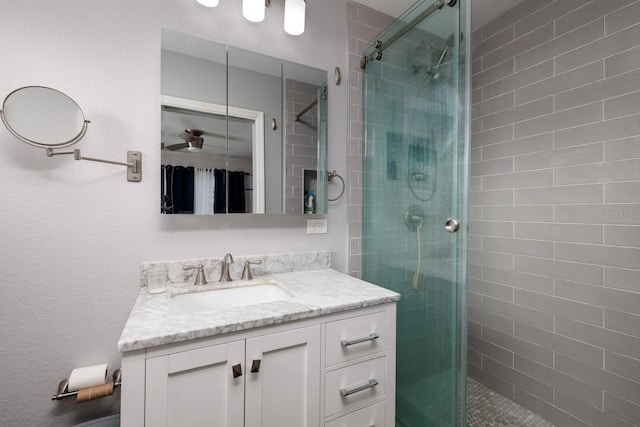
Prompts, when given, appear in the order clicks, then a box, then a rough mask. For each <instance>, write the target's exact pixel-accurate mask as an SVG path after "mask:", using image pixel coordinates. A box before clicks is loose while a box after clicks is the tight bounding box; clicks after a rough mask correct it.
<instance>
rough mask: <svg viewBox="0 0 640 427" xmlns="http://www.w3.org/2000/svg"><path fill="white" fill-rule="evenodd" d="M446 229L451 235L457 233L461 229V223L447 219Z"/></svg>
mask: <svg viewBox="0 0 640 427" xmlns="http://www.w3.org/2000/svg"><path fill="white" fill-rule="evenodd" d="M444 229H445V230H447V232H449V233H455V232H457V231H458V230H459V229H460V223H459V222H458V220H457V219H454V218H447V221H446V222H445V223H444Z"/></svg>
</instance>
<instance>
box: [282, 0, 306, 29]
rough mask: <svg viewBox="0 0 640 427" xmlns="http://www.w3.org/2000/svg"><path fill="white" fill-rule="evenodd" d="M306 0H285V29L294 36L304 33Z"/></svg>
mask: <svg viewBox="0 0 640 427" xmlns="http://www.w3.org/2000/svg"><path fill="white" fill-rule="evenodd" d="M306 6H307V4H306V2H305V0H285V2H284V30H285V31H286V32H287V34H291V35H292V36H299V35H300V34H302V33H304V19H305V9H306Z"/></svg>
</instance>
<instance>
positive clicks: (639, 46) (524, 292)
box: [468, 0, 640, 427]
mask: <svg viewBox="0 0 640 427" xmlns="http://www.w3.org/2000/svg"><path fill="white" fill-rule="evenodd" d="M473 45H474V51H473V55H474V57H473V71H472V72H473V77H472V89H473V97H472V103H473V106H472V137H471V148H472V155H471V166H470V167H471V176H472V178H471V185H470V189H471V194H470V205H471V209H470V212H471V221H470V224H469V230H470V239H469V240H470V251H469V263H470V265H469V277H470V279H469V292H470V293H469V357H468V364H469V375H470V376H472V377H474V378H475V379H477V380H478V381H481V382H483V383H484V384H485V385H487V386H489V387H491V388H493V389H494V390H496V391H498V392H500V393H502V394H504V395H506V396H507V397H509V398H512V399H515V400H516V401H517V402H518V403H520V404H522V405H523V406H525V407H527V408H528V409H530V410H532V411H534V412H536V413H537V414H539V415H541V416H543V417H544V418H546V419H548V420H549V421H550V422H552V423H554V424H556V425H558V426H594V427H595V426H621V427H629V426H639V425H640V1H637V0H612V1H597V0H544V1H538V0H525V1H524V2H522V3H520V4H519V5H518V6H516V7H515V8H514V9H512V10H510V11H509V12H507V13H505V14H504V15H502V16H500V17H498V18H497V19H496V20H494V21H493V22H491V23H490V24H488V25H486V26H485V27H483V28H481V29H479V30H477V31H476V32H475V33H474V39H473ZM510 167H511V168H510Z"/></svg>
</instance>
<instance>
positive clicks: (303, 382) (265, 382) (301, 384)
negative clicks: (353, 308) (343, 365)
mask: <svg viewBox="0 0 640 427" xmlns="http://www.w3.org/2000/svg"><path fill="white" fill-rule="evenodd" d="M246 358H247V359H246V366H247V378H246V400H245V426H246V427H283V426H296V427H317V426H319V425H320V370H321V367H320V326H319V325H318V326H312V327H309V328H301V329H294V330H291V331H286V332H282V333H276V334H270V335H264V336H262V337H258V338H252V339H249V340H247V353H246ZM254 361H259V363H260V368H259V371H258V372H251V370H252V369H251V368H252V366H253V367H254V368H255V367H256V365H257V362H254ZM255 370H256V369H254V371H255Z"/></svg>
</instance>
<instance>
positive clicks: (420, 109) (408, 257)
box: [362, 0, 470, 427]
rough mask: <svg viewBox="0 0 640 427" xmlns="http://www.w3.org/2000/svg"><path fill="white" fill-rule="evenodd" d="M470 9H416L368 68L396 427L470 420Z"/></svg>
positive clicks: (369, 140)
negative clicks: (391, 313) (393, 343)
mask: <svg viewBox="0 0 640 427" xmlns="http://www.w3.org/2000/svg"><path fill="white" fill-rule="evenodd" d="M466 3H467V2H465V1H462V2H456V1H455V0H453V1H445V0H439V1H436V2H435V3H434V2H433V0H427V1H421V2H418V3H416V4H415V5H414V6H413V7H412V8H411V9H410V10H408V11H407V12H406V13H405V14H404V15H403V16H401V17H400V18H399V19H398V20H397V21H396V22H394V24H393V25H391V26H390V27H389V28H387V30H385V31H384V32H383V33H382V34H381V35H379V36H378V37H377V38H376V40H373V41H372V42H371V43H370V45H369V46H368V47H367V49H366V51H365V52H364V57H363V61H362V66H363V82H364V83H363V84H364V88H363V89H364V90H363V93H364V95H363V96H364V99H363V112H364V134H365V148H364V151H365V152H364V165H363V170H364V171H363V187H364V188H363V190H364V196H363V197H364V199H363V238H362V245H363V249H362V253H363V261H362V262H363V265H362V276H363V279H364V280H367V281H369V282H372V283H375V284H377V285H380V286H383V287H386V288H389V289H392V290H394V291H396V292H398V293H400V294H401V295H402V297H401V299H400V301H399V302H398V318H397V366H396V380H397V383H396V426H399V427H428V426H437V427H446V426H452V427H453V426H464V422H465V416H464V408H465V407H464V404H465V385H466V292H467V280H466V251H467V244H466V236H467V232H466V230H467V209H468V200H467V193H468V192H467V169H468V167H467V165H468V161H467V155H468V140H469V139H468V128H469V126H468V99H467V95H468V94H469V93H470V92H469V91H468V77H467V72H466V69H467V68H466V67H465V63H468V61H467V62H465V60H464V59H465V58H464V52H468V46H467V47H465V44H466V43H467V39H468V38H467V37H465V36H464V34H469V32H468V28H466V26H465V25H462V24H463V23H464V22H466V21H468V20H467V19H466V13H465V10H463V9H466V8H467V5H466Z"/></svg>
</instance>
